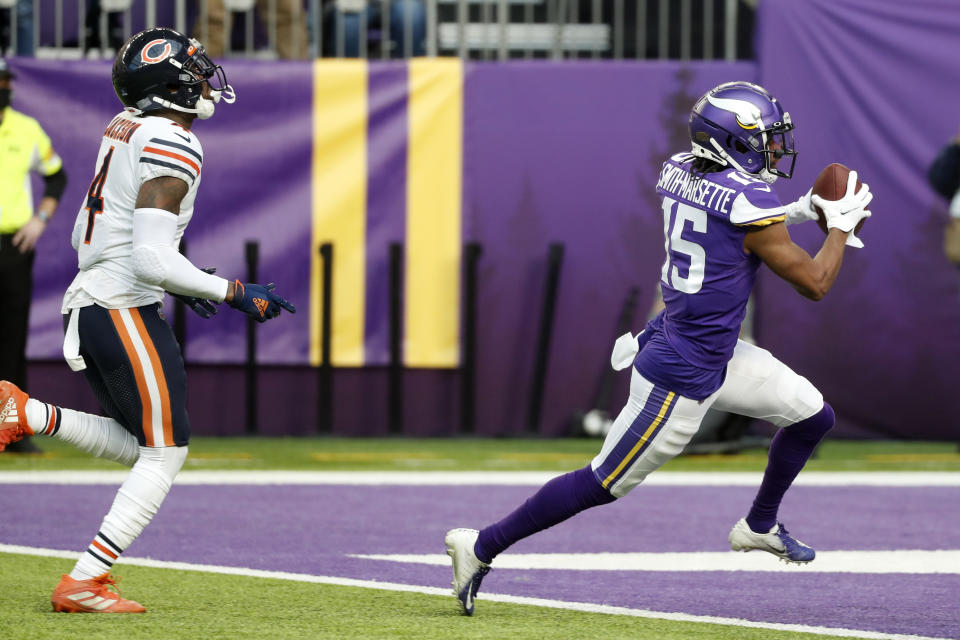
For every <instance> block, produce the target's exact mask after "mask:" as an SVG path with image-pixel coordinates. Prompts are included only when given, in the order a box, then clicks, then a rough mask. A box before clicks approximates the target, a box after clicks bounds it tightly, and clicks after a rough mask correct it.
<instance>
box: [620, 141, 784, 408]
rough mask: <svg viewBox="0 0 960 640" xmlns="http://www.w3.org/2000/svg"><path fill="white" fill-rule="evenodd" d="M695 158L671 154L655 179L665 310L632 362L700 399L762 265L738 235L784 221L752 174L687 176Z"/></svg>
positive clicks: (710, 387)
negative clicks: (660, 205)
mask: <svg viewBox="0 0 960 640" xmlns="http://www.w3.org/2000/svg"><path fill="white" fill-rule="evenodd" d="M693 160H694V157H693V155H691V154H689V153H681V154H677V155H675V156H673V157H671V158H670V159H669V160H668V161H667V162H665V163H664V165H663V170H662V171H661V172H660V180H659V182H658V183H657V193H659V194H660V197H661V199H662V202H663V232H664V239H665V242H664V245H665V248H666V254H667V255H666V261H665V262H664V263H663V268H662V270H661V273H660V287H661V289H662V290H663V301H664V303H665V304H666V308H665V309H664V311H663V312H662V313H661V314H660V316H658V317H657V318H656V319H655V320H654V321H652V322H651V323H650V325H649V326H648V329H649V331H650V333H651V335H650V336H648V338H647V339H648V340H653V341H654V344H652V345H649V346H651V347H652V348H651V349H649V353H647V354H646V355H644V354H643V353H642V352H641V356H638V361H637V366H638V369H640V370H641V373H643V374H644V375H645V377H648V378H651V377H652V379H653V381H654V382H658V383H660V384H664V385H666V386H668V387H670V388H671V390H673V391H676V392H678V393H680V394H681V395H684V396H687V397H693V398H698V399H700V398H704V397H706V396H707V395H710V393H712V392H713V391H715V390H716V389H717V388H719V386H720V384H722V382H723V371H724V368H725V367H726V364H727V362H728V361H729V360H730V358H731V356H732V355H733V349H734V347H735V346H736V344H737V337H738V335H739V333H740V324H741V323H742V322H743V317H744V315H745V313H746V307H747V299H748V298H749V297H750V291H751V289H752V288H753V281H754V278H755V276H756V273H757V269H758V268H759V267H760V264H761V262H760V259H759V258H757V257H756V256H754V255H752V254H748V253H746V251H745V250H744V248H743V238H744V235H745V234H746V233H748V232H749V231H750V229H755V228H757V227H760V226H765V225H768V224H772V223H775V222H782V221H783V220H784V217H785V212H784V208H783V205H782V204H781V203H780V199H779V198H778V197H777V194H776V193H774V191H773V189H771V188H770V185H768V184H766V183H765V182H763V181H761V180H759V179H758V178H756V177H754V176H752V175H750V174H746V173H742V172H739V171H736V170H735V169H732V168H727V169H724V170H722V171H718V172H714V173H706V174H696V173H691V165H692V163H693ZM658 334H659V335H658ZM644 351H647V349H646V347H645V349H644ZM670 354H676V356H679V359H680V360H681V361H682V362H678V361H677V359H676V358H672V359H671V358H670V357H669V356H670ZM671 360H672V361H671ZM688 365H689V366H688ZM648 374H650V375H648Z"/></svg>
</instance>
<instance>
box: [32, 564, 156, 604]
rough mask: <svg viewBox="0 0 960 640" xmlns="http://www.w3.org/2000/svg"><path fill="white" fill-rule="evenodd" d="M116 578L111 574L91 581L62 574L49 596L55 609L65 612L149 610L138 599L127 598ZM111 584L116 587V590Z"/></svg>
mask: <svg viewBox="0 0 960 640" xmlns="http://www.w3.org/2000/svg"><path fill="white" fill-rule="evenodd" d="M116 584H117V581H116V580H115V579H114V578H113V577H112V576H111V575H110V574H109V573H105V574H103V575H102V576H97V577H96V578H93V579H92V580H74V579H73V578H71V577H70V576H68V575H67V574H63V577H61V578H60V582H59V583H58V584H57V588H56V589H54V590H53V595H52V596H50V604H52V605H53V610H54V611H62V612H64V613H143V612H144V611H146V609H145V608H144V607H143V605H142V604H140V603H139V602H134V601H133V600H124V599H123V598H121V597H120V590H119V589H116ZM108 587H113V588H114V589H116V593H114V592H113V591H111V590H110V589H109V588H108Z"/></svg>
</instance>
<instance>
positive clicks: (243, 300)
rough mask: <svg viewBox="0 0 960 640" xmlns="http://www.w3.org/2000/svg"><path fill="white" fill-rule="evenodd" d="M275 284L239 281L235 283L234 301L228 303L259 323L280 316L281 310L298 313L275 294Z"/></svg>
mask: <svg viewBox="0 0 960 640" xmlns="http://www.w3.org/2000/svg"><path fill="white" fill-rule="evenodd" d="M274 286H275V285H274V284H273V283H272V282H271V283H270V284H268V285H262V284H254V283H252V282H248V283H246V284H243V283H242V282H240V281H239V280H236V281H235V282H234V287H235V288H234V291H233V300H231V301H230V302H228V303H227V304H229V305H230V306H231V307H233V308H234V309H239V310H240V311H243V312H244V313H246V314H247V315H250V316H253V319H254V320H256V321H257V322H266V321H267V320H269V319H270V318H276V317H277V316H278V315H280V310H281V309H286V310H287V311H289V312H290V313H296V312H297V308H296V307H295V306H293V305H292V304H290V303H289V302H287V301H286V300H284V299H283V298H281V297H280V296H278V295H277V294H275V293H274V292H273V288H274Z"/></svg>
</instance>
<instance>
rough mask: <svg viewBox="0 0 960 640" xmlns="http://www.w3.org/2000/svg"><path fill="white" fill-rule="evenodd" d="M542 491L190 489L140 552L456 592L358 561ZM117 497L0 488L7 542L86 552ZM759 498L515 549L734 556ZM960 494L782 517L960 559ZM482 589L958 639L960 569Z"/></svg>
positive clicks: (654, 509)
mask: <svg viewBox="0 0 960 640" xmlns="http://www.w3.org/2000/svg"><path fill="white" fill-rule="evenodd" d="M533 490H534V489H533V488H532V487H475V488H474V487H354V486H337V487H333V486H243V487H237V486H179V487H175V488H174V489H173V491H172V492H171V494H170V496H169V497H168V499H167V502H166V504H165V505H164V507H163V508H162V509H161V511H160V513H159V514H158V515H157V517H156V519H155V520H154V522H153V523H152V524H151V525H150V526H149V527H148V528H147V530H146V531H145V532H144V534H143V535H142V536H141V538H140V539H139V540H137V541H136V542H135V543H134V544H133V545H132V546H131V547H130V549H129V550H128V553H129V554H130V555H133V556H147V557H151V558H156V559H160V560H171V561H172V560H175V561H182V562H192V563H199V564H219V565H229V566H240V567H250V568H256V569H265V570H276V571H290V572H296V573H309V574H315V575H328V576H342V577H350V578H358V579H363V580H378V581H384V582H403V583H409V584H418V585H430V586H438V587H445V586H446V585H447V584H448V583H449V581H450V575H449V568H448V567H447V566H442V567H439V566H425V565H418V564H399V563H393V562H384V561H373V560H360V559H354V558H349V557H347V554H392V553H414V554H440V553H443V534H444V532H445V531H446V530H447V529H449V528H451V527H455V526H471V527H481V526H484V525H485V524H487V523H488V522H490V521H492V520H494V519H496V518H499V517H501V516H502V515H504V513H505V512H506V511H508V510H510V509H512V508H513V507H514V506H515V505H517V504H518V503H519V502H520V501H522V500H524V499H525V498H526V497H528V496H529V495H530V493H532V491H533ZM114 493H115V488H114V487H107V486H78V487H65V486H50V485H25V486H18V487H17V490H16V491H4V492H2V493H0V513H3V514H4V515H5V517H4V518H3V521H2V522H0V542H3V543H6V544H19V545H26V546H41V547H50V548H56V549H75V550H78V551H79V550H82V549H83V548H85V547H86V546H87V544H88V543H89V541H90V539H91V537H92V536H93V535H94V533H95V532H96V530H97V527H98V526H99V524H100V521H101V519H102V518H103V515H104V514H105V513H106V511H107V509H108V508H109V506H110V504H111V502H112V500H113V496H114ZM752 497H753V489H751V488H747V487H641V488H640V489H638V490H636V491H634V492H633V493H632V494H631V495H630V496H627V497H626V498H625V499H622V500H619V501H617V502H615V503H613V504H612V505H609V506H606V507H599V508H596V509H592V510H590V511H587V512H585V513H582V514H580V515H579V516H576V517H575V518H573V519H571V520H570V521H568V522H566V523H564V524H562V525H560V526H558V527H555V528H553V529H551V530H548V531H545V532H543V533H541V534H539V535H537V536H534V537H533V538H530V539H527V540H524V541H521V542H520V543H518V544H517V545H516V546H515V547H513V549H511V551H514V552H517V553H547V552H602V551H609V552H626V551H652V552H656V551H660V552H665V551H723V550H726V549H727V548H728V547H727V542H726V536H727V532H728V531H729V529H730V527H731V526H732V524H733V523H734V522H735V521H736V520H737V519H738V518H739V517H740V516H742V515H743V513H744V512H745V510H746V509H747V507H748V506H749V504H750V500H751V499H752ZM957 498H958V492H957V489H955V488H898V487H876V488H872V487H796V488H794V489H793V490H792V491H791V492H790V494H789V495H788V497H787V499H786V501H785V503H784V505H783V508H782V510H781V516H782V518H783V519H784V520H785V521H786V523H787V525H788V526H789V527H790V529H791V531H793V532H795V533H796V534H797V535H798V536H799V537H800V538H801V539H803V540H804V541H806V542H807V543H809V544H811V545H812V546H814V547H815V548H817V549H818V550H834V549H857V550H870V549H873V550H891V549H960V526H958V525H960V513H957V510H956V509H944V505H947V504H957ZM931 514H936V517H935V518H934V517H931ZM65 524H66V526H65ZM508 553H509V552H508ZM770 561H771V562H776V559H775V558H773V557H771V558H770ZM121 564H122V560H121ZM484 588H485V590H489V591H491V592H497V593H509V594H515V595H524V596H535V597H542V598H551V599H561V600H570V601H580V602H592V603H602V604H610V605H617V606H624V607H632V608H642V609H651V610H656V611H675V612H683V613H689V614H698V615H714V616H722V617H731V618H745V619H748V620H757V621H766V622H781V623H791V624H803V625H818V626H827V627H845V628H853V629H863V630H871V631H878V632H885V633H905V634H917V635H926V636H935V637H956V636H957V634H958V632H960V622H958V615H957V609H956V594H957V593H960V576H958V575H915V574H826V573H804V568H803V567H797V568H796V573H795V575H786V574H783V573H756V572H754V573H747V572H703V573H669V572H632V571H629V572H628V571H623V572H598V571H555V570H554V571H546V570H539V571H521V570H499V571H494V572H493V573H492V574H491V575H490V576H489V577H488V578H487V579H486V580H485V581H484ZM481 594H482V591H481ZM481 597H482V595H481Z"/></svg>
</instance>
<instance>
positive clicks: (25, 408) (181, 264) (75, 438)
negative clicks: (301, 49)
mask: <svg viewBox="0 0 960 640" xmlns="http://www.w3.org/2000/svg"><path fill="white" fill-rule="evenodd" d="M211 82H214V83H216V86H212V85H211ZM113 86H114V89H115V90H116V93H117V96H118V97H119V98H120V101H121V102H122V103H123V104H124V106H125V107H126V109H125V111H123V112H122V113H120V114H119V115H117V116H116V117H115V118H113V120H112V121H111V122H110V124H109V125H108V126H107V129H106V131H105V132H104V134H103V138H102V142H101V144H100V153H99V155H98V157H97V164H96V170H95V175H94V178H93V181H92V182H91V183H90V189H89V191H88V192H87V198H86V201H85V202H84V203H83V206H82V207H81V209H80V212H79V213H78V215H77V221H76V224H75V226H74V229H73V236H72V243H73V247H74V249H76V250H77V253H78V254H79V268H80V272H79V273H78V274H77V277H76V278H75V279H74V281H73V283H72V284H71V285H70V287H69V288H68V289H67V292H66V295H65V296H64V300H63V308H62V312H63V314H64V324H65V327H66V337H65V339H64V356H65V357H66V359H67V362H68V363H69V364H70V367H71V368H72V369H73V370H74V371H83V373H84V375H85V376H86V378H87V381H88V382H89V383H90V386H91V387H92V388H93V390H94V392H95V393H96V395H97V398H98V400H99V401H100V405H101V407H102V408H103V410H104V412H105V413H106V415H107V416H108V417H102V416H95V415H90V414H86V413H81V412H78V411H73V410H71V409H66V408H62V407H57V406H54V405H50V404H46V403H43V402H39V401H37V400H36V399H32V398H29V397H28V396H27V394H26V393H24V392H23V391H21V390H20V389H18V388H17V387H16V386H15V385H13V384H11V383H9V382H6V381H0V450H2V449H3V448H4V447H5V446H6V445H7V444H9V443H10V442H15V441H17V440H19V439H20V438H22V437H23V436H25V435H33V434H38V435H46V436H52V437H57V438H61V439H63V440H66V441H67V442H70V443H72V444H74V445H76V446H77V447H79V448H80V449H82V450H84V451H88V452H90V453H92V454H93V455H95V456H98V457H101V458H107V459H110V460H116V461H117V462H119V463H121V464H123V465H126V466H128V467H132V469H131V472H130V475H129V476H128V478H127V479H126V481H125V482H124V483H123V485H122V486H121V487H120V490H119V491H118V492H117V496H116V499H115V500H114V502H113V506H112V507H111V508H110V512H109V513H108V514H107V515H106V517H105V518H104V520H103V523H102V524H101V525H100V530H99V531H98V532H97V534H96V536H95V537H94V539H93V541H92V542H91V543H90V546H89V547H88V549H87V552H86V553H84V554H83V555H82V556H81V557H80V560H79V561H78V562H77V564H76V566H75V567H74V569H73V571H71V572H70V574H69V575H64V576H63V577H62V578H61V580H60V582H59V584H57V586H56V588H55V590H54V592H53V595H52V597H51V602H52V604H53V608H54V610H56V611H64V612H71V613H72V612H103V613H140V612H143V611H144V607H143V606H142V605H140V604H139V603H137V602H134V601H132V600H126V599H124V598H121V597H120V596H119V595H118V594H117V593H115V592H114V591H112V590H110V589H109V587H110V586H111V585H112V584H113V583H114V581H113V579H112V578H111V576H110V569H111V567H112V566H113V563H114V562H115V561H116V560H117V558H118V557H119V556H120V554H121V553H123V551H124V549H126V548H127V547H128V546H129V545H130V544H131V543H132V542H133V541H134V539H136V537H137V536H138V535H140V532H141V531H143V528H144V527H145V526H146V525H147V524H148V523H149V522H150V520H151V519H152V518H153V516H154V514H156V512H157V509H158V508H159V507H160V504H161V503H162V502H163V500H164V498H165V497H166V495H167V492H168V491H169V490H170V486H171V484H172V482H173V479H174V477H175V476H176V475H177V472H179V471H180V468H181V467H182V466H183V462H184V460H185V458H186V456H187V444H188V442H189V439H190V424H189V421H188V419H187V412H186V375H185V372H184V366H183V360H182V358H181V356H180V348H179V346H178V345H177V342H176V340H175V338H174V336H173V332H172V331H171V329H170V326H169V325H168V324H167V323H166V321H165V320H164V319H163V317H162V315H161V311H160V307H161V302H162V300H163V296H164V292H165V291H166V292H170V293H172V294H174V295H177V296H178V297H180V298H181V299H183V300H184V301H185V302H187V303H188V304H189V305H190V306H191V307H192V308H193V309H194V310H195V311H196V312H197V313H199V314H200V315H202V316H204V317H209V316H210V314H211V313H215V312H216V308H215V307H214V306H213V305H212V304H211V302H213V303H220V302H226V303H227V304H229V305H230V306H232V307H234V308H236V309H239V310H241V311H243V312H245V313H248V314H250V315H252V316H253V317H254V318H256V319H257V320H258V321H260V322H264V321H266V320H268V319H270V318H274V317H276V316H277V315H279V314H280V311H281V309H286V310H287V311H289V312H291V313H293V312H295V311H296V309H294V307H293V306H292V305H291V304H290V303H289V302H287V301H286V300H284V299H283V298H281V297H280V296H278V295H276V294H275V293H273V291H272V289H273V286H272V285H267V286H261V285H258V284H252V283H247V284H242V283H241V282H240V281H239V280H236V281H233V282H230V281H228V280H225V279H223V278H219V277H217V276H215V275H213V274H212V273H208V272H207V271H205V270H201V269H198V268H196V267H195V266H193V265H192V264H191V263H190V262H189V261H188V260H187V259H186V258H185V257H183V256H182V255H181V254H180V253H179V252H178V251H177V247H178V245H179V242H180V239H181V237H182V236H183V232H184V230H185V229H186V227H187V225H188V224H189V223H190V219H191V218H192V217H193V203H194V199H195V197H196V194H197V188H198V187H199V185H200V176H201V168H202V166H203V148H202V147H201V146H200V141H199V140H198V139H197V136H196V134H194V133H193V131H191V125H192V124H193V121H194V120H195V119H196V118H200V119H201V120H204V119H207V118H209V117H210V116H212V115H213V112H214V108H215V105H216V103H218V102H220V100H221V99H222V100H223V101H224V102H227V103H232V102H233V101H234V99H235V96H234V93H233V89H232V87H230V85H229V84H227V82H226V76H225V75H224V72H223V69H222V68H221V67H220V66H219V65H215V64H214V63H213V62H212V61H211V60H210V59H209V58H208V57H207V55H206V53H205V52H204V49H203V47H202V46H201V45H200V43H199V42H197V41H196V40H193V39H190V38H187V37H186V36H184V35H182V34H180V33H177V32H176V31H173V30H172V29H164V28H157V29H148V30H146V31H143V32H141V33H139V34H137V35H135V36H133V37H132V38H131V39H130V40H129V41H128V42H127V43H126V44H125V45H124V46H123V47H122V48H121V49H120V51H119V53H118V54H117V58H116V61H115V62H114V65H113Z"/></svg>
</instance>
